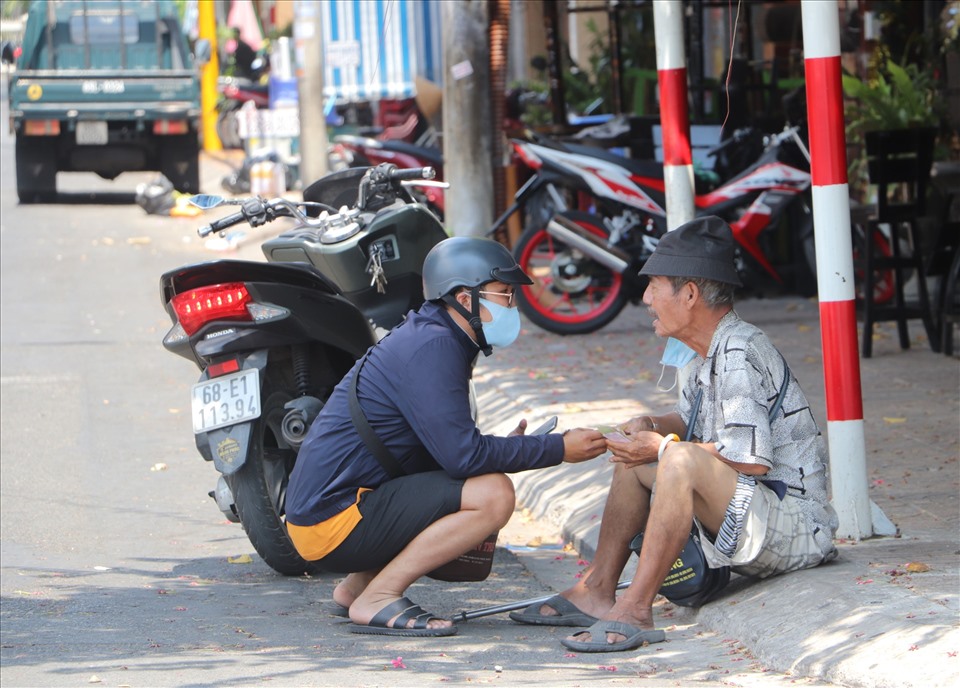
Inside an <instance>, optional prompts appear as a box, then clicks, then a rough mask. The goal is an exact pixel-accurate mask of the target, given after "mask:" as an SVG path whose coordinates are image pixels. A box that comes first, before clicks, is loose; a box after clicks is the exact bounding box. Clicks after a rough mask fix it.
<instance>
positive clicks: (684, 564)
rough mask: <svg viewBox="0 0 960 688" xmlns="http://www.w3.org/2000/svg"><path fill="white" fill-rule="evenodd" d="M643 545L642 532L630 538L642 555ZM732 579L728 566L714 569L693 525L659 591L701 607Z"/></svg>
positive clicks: (684, 603) (676, 600)
mask: <svg viewBox="0 0 960 688" xmlns="http://www.w3.org/2000/svg"><path fill="white" fill-rule="evenodd" d="M642 546H643V533H639V534H637V535H636V536H634V538H633V540H631V541H630V549H631V550H633V551H634V552H636V553H637V555H638V556H639V555H640V548H641V547H642ZM729 582H730V567H729V566H721V567H720V568H718V569H712V568H710V566H709V565H708V564H707V559H706V557H705V556H704V554H703V547H702V546H701V545H700V532H699V531H698V530H697V527H696V526H694V527H693V528H692V529H691V530H690V537H689V538H687V544H685V545H684V546H683V550H682V551H681V552H680V556H678V557H677V560H676V561H675V562H674V563H673V566H671V567H670V573H668V574H667V577H666V579H665V580H664V581H663V585H662V586H661V587H660V594H661V595H663V596H664V597H666V598H667V599H668V600H670V601H671V602H673V603H674V604H676V605H679V606H681V607H699V606H701V605H704V604H706V603H707V602H709V601H710V600H712V599H713V598H714V597H716V596H717V594H718V593H719V592H720V591H721V590H723V589H724V588H725V587H726V586H727V583H729Z"/></svg>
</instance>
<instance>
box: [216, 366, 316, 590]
mask: <svg viewBox="0 0 960 688" xmlns="http://www.w3.org/2000/svg"><path fill="white" fill-rule="evenodd" d="M270 384H271V383H270V380H269V378H268V379H267V380H265V381H264V391H263V398H264V401H263V413H262V415H261V416H260V418H259V419H258V420H257V422H256V424H255V427H254V429H253V437H252V438H251V442H252V443H253V448H252V451H251V452H250V455H249V456H248V457H247V461H246V463H244V464H243V466H241V467H240V470H238V471H237V472H236V473H234V474H233V475H229V476H226V480H227V484H228V485H229V486H230V490H231V491H232V492H233V501H234V504H235V505H236V507H237V514H238V515H239V516H240V523H241V524H243V529H244V531H246V533H247V537H248V538H249V539H250V543H251V544H252V545H253V548H254V549H255V550H256V551H257V554H259V555H260V558H261V559H263V560H264V562H266V564H267V565H268V566H269V567H270V568H272V569H273V570H274V571H276V572H277V573H280V574H283V575H284V576H300V575H303V574H311V573H318V572H319V570H320V569H319V568H318V567H317V566H316V565H315V564H312V563H310V562H308V561H306V560H305V559H304V558H303V557H301V556H300V554H299V553H298V552H297V550H296V548H295V547H294V546H293V542H291V541H290V537H289V536H288V535H287V528H286V526H285V525H284V523H283V518H282V517H283V513H284V508H283V504H284V499H285V496H286V489H287V481H288V479H289V477H290V471H292V470H293V464H294V462H295V461H296V456H297V455H296V451H294V450H293V449H292V448H291V447H288V446H284V444H285V443H284V441H283V436H282V435H281V433H280V422H281V420H282V419H283V417H284V415H285V414H286V409H284V408H283V405H284V404H285V403H286V402H288V401H290V399H291V396H290V395H289V394H286V393H284V392H280V391H272V390H271V387H270Z"/></svg>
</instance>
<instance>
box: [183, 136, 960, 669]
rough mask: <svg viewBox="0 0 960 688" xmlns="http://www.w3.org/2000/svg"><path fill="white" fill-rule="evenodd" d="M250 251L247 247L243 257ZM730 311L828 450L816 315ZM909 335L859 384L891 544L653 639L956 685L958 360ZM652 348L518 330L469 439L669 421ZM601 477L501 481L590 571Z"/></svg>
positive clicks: (881, 338) (556, 471)
mask: <svg viewBox="0 0 960 688" xmlns="http://www.w3.org/2000/svg"><path fill="white" fill-rule="evenodd" d="M242 159H243V155H242V152H240V151H223V152H219V153H205V154H204V157H203V158H202V159H201V174H202V184H201V187H202V189H203V191H205V192H206V193H215V194H216V193H222V191H221V189H220V179H221V178H222V176H223V175H224V174H227V173H229V171H230V170H231V165H235V166H239V164H241V163H242ZM263 239H264V236H263V234H262V233H258V234H256V235H252V236H249V237H246V238H245V239H244V240H243V241H241V242H240V245H244V244H248V243H249V244H250V247H251V249H252V247H253V246H254V245H256V246H259V244H260V243H261V242H262V241H263ZM238 247H239V246H237V247H235V248H238ZM737 311H738V312H739V313H740V314H741V316H742V317H744V318H745V319H746V320H748V321H750V322H752V323H754V324H755V325H757V326H759V327H760V328H762V329H763V330H764V331H766V332H767V334H768V335H770V337H771V338H772V340H773V342H774V344H776V345H777V347H778V348H779V349H780V350H781V352H782V353H783V355H784V356H785V357H786V359H787V361H788V363H789V364H790V367H791V370H792V371H793V373H794V375H795V376H796V377H797V379H798V380H799V381H800V384H801V385H802V386H803V389H804V392H805V393H806V395H807V398H808V400H809V401H810V404H811V407H812V408H813V409H814V414H815V415H816V417H817V421H818V422H819V424H820V429H821V431H822V432H823V433H824V436H826V435H827V423H826V406H825V402H824V391H823V355H822V351H821V342H820V323H819V310H818V305H817V303H816V302H815V301H812V300H804V299H794V298H786V299H767V300H749V301H744V302H742V303H740V304H738V305H737ZM910 333H911V336H912V338H913V339H912V346H911V348H910V349H909V350H906V351H901V350H900V348H899V344H898V341H899V340H898V339H897V335H896V330H895V324H894V323H880V324H878V325H877V326H876V331H875V333H874V338H875V341H874V353H873V357H872V358H870V359H865V360H862V361H861V371H860V374H861V388H862V392H863V402H864V432H865V435H866V450H867V473H868V476H867V479H868V482H869V486H870V497H871V500H872V501H873V502H875V503H876V504H877V505H878V506H879V508H880V509H881V511H882V512H883V514H885V515H886V517H887V518H889V519H890V520H892V521H893V522H894V523H896V524H897V526H898V527H899V529H900V535H899V536H898V537H887V538H873V539H868V540H864V541H862V542H859V543H856V542H843V541H841V542H839V543H838V548H839V550H840V556H839V558H838V560H836V561H834V562H831V563H829V564H827V565H824V566H822V567H819V568H816V569H812V570H808V571H801V572H797V573H793V574H789V575H786V576H782V577H780V578H772V579H768V580H766V581H762V582H757V583H752V584H751V583H749V582H748V581H745V580H744V579H740V578H738V577H735V578H734V580H733V581H732V582H731V584H730V586H729V587H728V589H727V592H726V593H725V594H724V595H723V596H722V597H721V598H720V599H718V600H715V601H714V602H712V603H711V604H709V605H707V606H705V607H703V608H701V609H700V610H684V609H680V610H674V612H673V614H674V615H675V616H674V619H671V620H669V621H668V620H666V619H663V624H662V625H663V626H668V625H670V624H672V623H674V621H675V619H676V618H679V617H680V616H683V615H688V618H691V619H695V620H696V622H697V623H699V624H701V625H703V626H704V627H705V628H706V629H708V630H712V631H714V632H716V633H718V634H723V635H725V636H727V637H735V638H737V639H738V640H739V641H741V642H742V643H743V644H745V645H746V646H748V647H749V648H750V650H751V651H752V652H753V654H754V655H755V656H756V657H757V659H759V660H760V661H761V662H763V663H764V664H765V665H766V666H767V667H769V668H771V669H774V670H777V671H783V672H791V673H794V674H796V675H799V676H810V677H816V678H820V679H824V680H827V681H831V682H834V683H838V684H842V685H847V686H854V687H857V688H859V687H863V688H886V687H888V686H889V687H890V688H908V687H910V686H921V685H922V686H924V688H930V687H934V688H936V687H939V686H953V685H957V684H958V681H960V623H958V617H960V614H958V610H960V568H958V564H960V537H958V534H960V498H958V494H960V456H958V454H960V361H958V359H957V358H950V357H946V356H943V355H942V354H935V353H933V352H932V351H931V350H930V348H929V346H928V343H927V341H926V338H925V336H924V334H923V327H922V325H921V324H920V322H919V321H912V322H911V323H910ZM662 347H663V342H662V341H661V340H659V339H658V338H657V337H656V336H655V335H654V334H653V330H652V327H651V319H650V317H649V316H648V315H647V314H646V311H645V310H644V308H642V307H632V306H628V307H627V308H626V309H625V310H624V311H623V313H621V314H620V316H618V318H617V319H616V320H614V321H613V322H612V323H611V324H610V325H608V326H607V327H605V328H604V329H602V330H600V331H599V332H595V333H593V334H590V335H583V336H575V337H560V336H558V335H554V334H551V333H549V332H545V331H544V330H541V329H539V328H538V327H536V326H535V325H532V324H529V323H526V322H525V323H524V331H523V334H522V335H521V337H520V339H519V340H518V341H517V342H516V343H515V344H514V345H513V346H511V347H510V348H509V349H507V350H505V351H500V352H497V353H495V354H494V355H493V356H491V357H489V358H483V357H481V361H480V362H479V363H478V365H477V369H476V372H475V374H474V382H475V384H476V388H477V394H478V405H479V408H480V410H481V418H480V420H481V427H482V428H483V430H484V431H485V432H493V433H495V434H505V433H506V432H509V431H510V430H512V429H513V428H514V427H515V426H516V423H517V421H518V420H519V419H520V418H521V417H525V418H527V420H528V422H529V423H530V427H536V426H537V425H539V424H540V422H542V421H543V420H545V419H546V418H549V417H550V416H552V415H558V416H559V417H560V425H559V428H558V430H559V431H562V430H564V429H567V428H572V427H584V426H594V425H598V424H610V423H613V422H619V421H622V420H626V419H628V418H631V417H633V416H635V415H639V414H643V413H650V412H661V411H664V410H666V409H669V408H671V407H672V405H673V403H674V401H675V400H676V391H675V390H674V391H672V392H660V391H658V389H657V379H658V377H659V376H660V365H659V360H660V353H661V351H662ZM611 473H612V466H611V464H609V463H607V462H606V461H605V460H604V459H603V457H601V458H600V459H597V460H595V461H590V462H587V463H584V464H578V465H568V464H562V465H561V466H558V467H556V468H552V469H548V470H543V471H529V472H526V473H519V474H516V475H514V476H513V477H514V482H515V484H516V487H517V496H518V502H519V505H520V506H521V507H524V508H526V509H528V510H529V511H530V513H531V515H532V516H533V517H535V518H537V519H541V520H544V521H547V522H549V523H550V524H551V525H553V526H555V527H556V528H558V529H559V530H560V531H561V532H562V534H563V537H564V538H565V539H566V540H567V541H568V542H569V543H571V544H573V546H574V547H575V548H576V549H577V550H578V551H579V552H580V554H581V557H582V558H584V559H590V558H592V557H593V554H594V552H595V549H596V542H597V536H598V533H599V527H600V517H601V514H602V512H603V504H604V500H605V498H606V493H607V488H608V485H609V480H610V474H611ZM634 564H635V559H634V560H632V561H631V563H629V564H628V565H627V569H626V570H625V572H624V575H623V578H622V579H623V580H627V579H629V578H632V575H633V570H634V569H633V567H634ZM927 569H929V570H927ZM553 587H555V589H556V590H557V591H559V590H562V589H563V585H562V584H559V583H556V582H554V583H553ZM668 637H669V633H668Z"/></svg>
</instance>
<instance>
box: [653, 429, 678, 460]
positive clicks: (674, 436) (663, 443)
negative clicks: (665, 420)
mask: <svg viewBox="0 0 960 688" xmlns="http://www.w3.org/2000/svg"><path fill="white" fill-rule="evenodd" d="M679 441H680V438H679V437H678V436H677V434H676V433H673V432H671V433H670V434H669V435H667V436H666V437H664V438H663V439H662V440H660V448H659V449H657V461H659V460H660V459H662V458H663V452H664V450H665V449H666V448H667V445H668V444H670V443H671V442H679Z"/></svg>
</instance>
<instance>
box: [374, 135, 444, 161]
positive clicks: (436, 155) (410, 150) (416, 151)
mask: <svg viewBox="0 0 960 688" xmlns="http://www.w3.org/2000/svg"><path fill="white" fill-rule="evenodd" d="M379 143H380V146H381V148H383V149H384V150H391V151H396V152H397V153H406V154H407V155H410V156H413V157H415V158H419V159H420V160H423V161H424V162H425V163H426V164H428V165H430V166H432V167H442V166H443V153H442V152H440V151H439V150H437V149H435V148H425V147H424V146H418V145H416V144H413V143H407V142H406V141H397V140H395V139H389V140H386V141H380V142H379Z"/></svg>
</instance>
